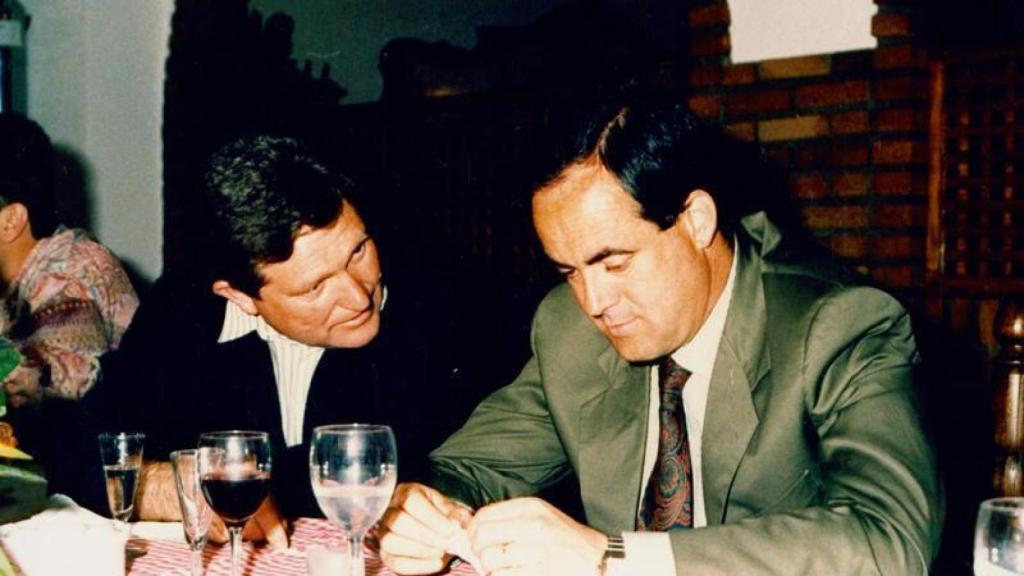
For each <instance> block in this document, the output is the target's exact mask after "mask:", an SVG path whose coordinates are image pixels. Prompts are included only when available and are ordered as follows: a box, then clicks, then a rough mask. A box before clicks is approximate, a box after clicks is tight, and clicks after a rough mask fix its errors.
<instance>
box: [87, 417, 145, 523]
mask: <svg viewBox="0 0 1024 576" xmlns="http://www.w3.org/2000/svg"><path fill="white" fill-rule="evenodd" d="M98 440H99V444H100V458H101V459H102V460H103V475H104V476H105V477H106V481H107V503H108V504H109V505H110V515H111V516H112V517H113V518H114V526H116V527H117V529H118V530H120V531H122V532H125V533H127V532H128V519H129V518H131V516H132V511H133V510H134V509H135V488H136V486H138V480H139V468H141V467H142V446H143V443H144V442H145V440H146V435H145V434H142V433H139V432H120V433H117V434H110V433H106V432H105V433H103V434H100V435H99V437H98Z"/></svg>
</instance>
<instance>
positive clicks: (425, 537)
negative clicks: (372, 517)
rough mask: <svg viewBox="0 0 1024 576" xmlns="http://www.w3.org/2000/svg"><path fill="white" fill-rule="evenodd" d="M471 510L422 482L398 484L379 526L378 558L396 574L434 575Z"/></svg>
mask: <svg viewBox="0 0 1024 576" xmlns="http://www.w3.org/2000/svg"><path fill="white" fill-rule="evenodd" d="M472 516H473V512H472V511H471V510H470V509H469V508H467V507H466V506H464V505H463V504H461V503H459V502H456V501H454V500H450V499H448V498H447V497H445V496H444V495H443V494H441V493H440V492H438V491H437V490H434V489H433V488H428V487H426V486H424V485H422V484H415V483H409V484H399V485H398V487H397V488H396V489H395V494H394V496H393V497H392V498H391V504H390V505H389V506H388V510H387V512H385V513H384V519H383V520H382V521H381V525H380V532H379V534H380V558H381V560H382V561H383V562H384V564H385V565H386V566H387V567H388V568H391V569H392V570H394V571H395V572H397V573H398V574H434V573H436V572H440V571H441V569H443V568H444V567H445V566H446V565H447V564H448V561H449V560H451V556H450V555H449V553H448V549H449V547H450V546H451V544H452V542H453V539H454V538H455V537H456V535H457V533H458V531H459V530H460V529H462V528H464V527H466V526H467V525H468V524H469V520H470V518H472Z"/></svg>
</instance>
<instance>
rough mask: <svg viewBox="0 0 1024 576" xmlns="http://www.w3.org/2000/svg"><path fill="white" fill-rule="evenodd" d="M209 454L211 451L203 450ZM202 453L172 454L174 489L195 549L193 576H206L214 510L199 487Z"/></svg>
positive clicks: (176, 452) (188, 536)
mask: <svg viewBox="0 0 1024 576" xmlns="http://www.w3.org/2000/svg"><path fill="white" fill-rule="evenodd" d="M202 450H209V448H202ZM199 452H200V450H176V451H174V452H171V467H172V468H173V469H174V486H175V487H176V488H177V489H178V504H179V505H180V506H181V527H182V529H183V530H184V531H185V541H186V542H188V546H189V548H191V549H192V568H191V570H192V576H202V574H203V546H205V545H206V538H207V536H208V535H209V531H210V520H211V519H212V518H213V510H211V509H210V506H209V505H208V504H207V503H206V498H205V497H204V496H203V490H202V488H201V487H200V486H199Z"/></svg>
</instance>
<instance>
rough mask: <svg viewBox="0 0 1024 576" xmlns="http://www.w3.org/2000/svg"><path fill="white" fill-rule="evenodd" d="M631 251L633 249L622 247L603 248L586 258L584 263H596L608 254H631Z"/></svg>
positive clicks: (608, 255)
mask: <svg viewBox="0 0 1024 576" xmlns="http://www.w3.org/2000/svg"><path fill="white" fill-rule="evenodd" d="M632 253H633V250H624V249H622V248H604V249H603V250H601V251H600V252H598V253H597V254H594V255H593V256H591V257H590V258H587V261H586V264H587V265H588V266H590V265H591V264H597V263H598V262H600V261H601V260H604V259H605V258H608V257H610V256H619V255H621V254H632Z"/></svg>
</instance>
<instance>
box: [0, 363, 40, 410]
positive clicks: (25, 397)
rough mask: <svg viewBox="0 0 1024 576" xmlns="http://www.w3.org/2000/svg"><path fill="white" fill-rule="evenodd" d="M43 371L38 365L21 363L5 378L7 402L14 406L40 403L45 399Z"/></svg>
mask: <svg viewBox="0 0 1024 576" xmlns="http://www.w3.org/2000/svg"><path fill="white" fill-rule="evenodd" d="M41 376H42V371H41V370H40V369H39V367H37V366H31V365H29V366H25V365H19V366H18V367H17V368H15V369H14V370H12V371H11V373H10V374H8V375H7V378H6V379H4V391H5V392H7V402H8V403H10V405H11V406H12V407H14V408H19V407H21V406H25V405H34V404H38V403H39V401H40V400H42V399H43V387H42V383H41V382H40V381H41V379H42V378H41Z"/></svg>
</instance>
